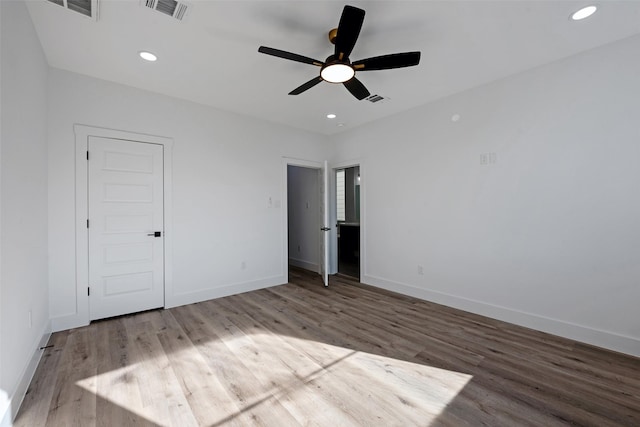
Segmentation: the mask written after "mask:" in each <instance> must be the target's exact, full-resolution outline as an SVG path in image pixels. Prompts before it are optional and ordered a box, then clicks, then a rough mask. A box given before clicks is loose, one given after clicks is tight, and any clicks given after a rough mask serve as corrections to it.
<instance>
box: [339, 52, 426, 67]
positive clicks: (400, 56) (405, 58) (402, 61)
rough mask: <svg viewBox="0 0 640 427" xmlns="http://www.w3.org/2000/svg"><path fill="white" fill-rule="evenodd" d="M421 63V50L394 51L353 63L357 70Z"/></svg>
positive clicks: (409, 65)
mask: <svg viewBox="0 0 640 427" xmlns="http://www.w3.org/2000/svg"><path fill="white" fill-rule="evenodd" d="M419 63H420V52H404V53H392V54H391V55H382V56H375V57H373V58H367V59H361V60H360V61H356V62H354V63H352V64H351V65H352V66H353V68H354V69H355V70H356V71H371V70H390V69H392V68H403V67H412V66H414V65H418V64H419Z"/></svg>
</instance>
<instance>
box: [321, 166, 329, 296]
mask: <svg viewBox="0 0 640 427" xmlns="http://www.w3.org/2000/svg"><path fill="white" fill-rule="evenodd" d="M321 173H322V179H321V185H320V193H321V194H320V200H321V207H320V209H321V210H322V227H321V228H320V230H321V233H322V234H321V236H320V241H321V242H322V244H321V250H322V254H321V261H320V274H322V281H323V282H324V286H325V287H326V286H329V231H330V230H331V227H330V226H329V166H328V163H327V161H326V160H325V161H324V167H323V168H322V172H321Z"/></svg>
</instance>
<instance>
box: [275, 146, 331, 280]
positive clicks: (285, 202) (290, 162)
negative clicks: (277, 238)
mask: <svg viewBox="0 0 640 427" xmlns="http://www.w3.org/2000/svg"><path fill="white" fill-rule="evenodd" d="M288 166H297V167H302V168H308V169H316V170H319V171H320V172H322V170H323V168H324V162H317V161H314V160H304V159H296V158H292V157H283V158H282V170H283V172H282V173H283V175H282V176H283V181H282V182H283V185H282V227H283V230H282V236H283V240H282V249H283V252H282V275H283V277H284V278H285V280H286V283H288V282H289V189H288V175H289V173H288V169H287V167H288ZM319 177H320V178H321V177H322V174H319ZM327 190H328V189H325V191H327ZM321 197H322V193H321V192H320V191H318V201H320V198H321ZM329 202H331V198H329ZM319 205H320V204H318V206H319ZM330 206H331V205H329V206H328V207H326V208H327V209H328V208H329V207H330ZM329 215H331V214H329ZM319 219H320V222H321V223H322V221H323V218H322V214H320V215H319ZM320 227H323V225H321V224H318V232H320ZM329 242H331V239H329ZM323 256H324V255H323V253H322V251H320V253H318V269H321V263H322V257H323ZM329 259H331V247H329ZM325 268H327V269H328V268H329V266H326V267H325Z"/></svg>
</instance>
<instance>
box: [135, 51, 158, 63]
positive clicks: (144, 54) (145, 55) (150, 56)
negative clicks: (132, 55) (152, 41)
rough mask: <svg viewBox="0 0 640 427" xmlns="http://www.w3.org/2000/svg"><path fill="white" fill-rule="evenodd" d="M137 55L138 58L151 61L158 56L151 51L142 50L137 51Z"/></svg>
mask: <svg viewBox="0 0 640 427" xmlns="http://www.w3.org/2000/svg"><path fill="white" fill-rule="evenodd" d="M138 55H140V58H142V59H144V60H145V61H150V62H153V61H155V60H157V59H158V57H157V56H155V55H154V54H153V53H151V52H145V51H142V52H138Z"/></svg>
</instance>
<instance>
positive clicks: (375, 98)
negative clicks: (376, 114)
mask: <svg viewBox="0 0 640 427" xmlns="http://www.w3.org/2000/svg"><path fill="white" fill-rule="evenodd" d="M365 99H366V100H367V101H369V102H378V101H382V100H383V99H384V97H382V96H380V95H371V96H367V97H366V98H365Z"/></svg>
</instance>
